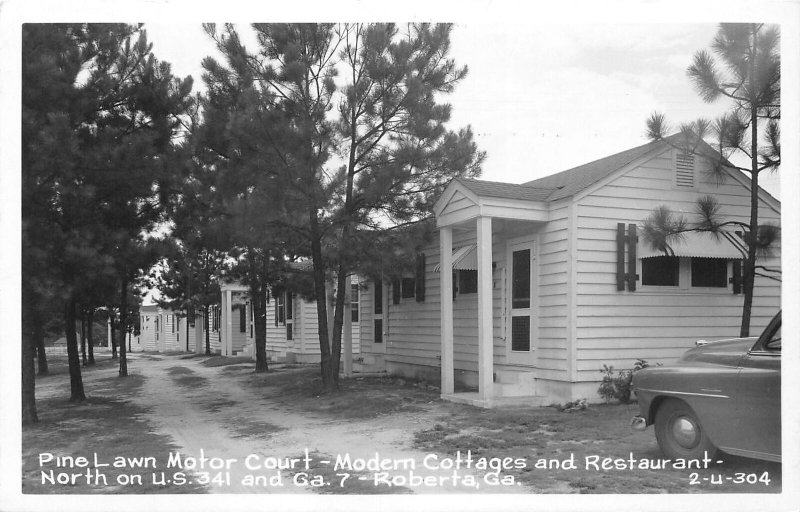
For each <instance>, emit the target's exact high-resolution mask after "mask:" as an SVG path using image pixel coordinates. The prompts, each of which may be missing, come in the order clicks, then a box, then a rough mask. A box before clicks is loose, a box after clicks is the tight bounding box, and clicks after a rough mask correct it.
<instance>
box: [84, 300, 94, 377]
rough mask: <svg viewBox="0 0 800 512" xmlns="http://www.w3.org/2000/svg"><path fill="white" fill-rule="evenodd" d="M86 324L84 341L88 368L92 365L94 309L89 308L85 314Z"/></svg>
mask: <svg viewBox="0 0 800 512" xmlns="http://www.w3.org/2000/svg"><path fill="white" fill-rule="evenodd" d="M86 321H87V322H86V323H88V324H89V332H88V333H87V335H86V341H87V342H88V345H89V366H93V365H94V308H90V309H89V311H87V312H86Z"/></svg>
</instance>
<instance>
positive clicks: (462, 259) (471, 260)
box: [433, 244, 478, 272]
mask: <svg viewBox="0 0 800 512" xmlns="http://www.w3.org/2000/svg"><path fill="white" fill-rule="evenodd" d="M476 247H477V246H476V245H475V244H472V245H467V246H465V247H461V248H459V249H456V250H455V251H453V268H454V269H455V270H478V252H477V251H476V250H475V248H476ZM440 270H441V264H439V263H437V264H436V266H435V267H433V271H434V272H439V271H440Z"/></svg>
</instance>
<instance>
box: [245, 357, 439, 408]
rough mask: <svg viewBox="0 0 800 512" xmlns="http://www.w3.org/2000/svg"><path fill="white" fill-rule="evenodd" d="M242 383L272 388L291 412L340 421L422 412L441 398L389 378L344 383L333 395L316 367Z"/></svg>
mask: <svg viewBox="0 0 800 512" xmlns="http://www.w3.org/2000/svg"><path fill="white" fill-rule="evenodd" d="M239 379H240V380H241V382H242V383H243V385H245V386H248V387H251V388H254V389H259V388H269V389H265V390H264V394H265V395H266V396H268V397H269V398H270V400H271V401H276V402H278V403H280V404H281V405H284V406H286V407H287V408H289V409H292V410H295V411H299V412H303V413H312V414H321V415H324V416H329V417H333V418H339V419H363V418H373V417H376V416H380V415H384V414H399V413H408V412H414V411H420V410H422V409H423V407H425V406H427V405H428V404H430V403H432V402H434V401H436V400H438V398H439V395H438V392H436V391H435V390H434V389H433V388H432V387H431V386H428V385H427V384H425V383H423V382H416V381H410V380H406V379H398V378H393V377H385V376H384V377H356V378H351V379H342V380H340V381H339V389H338V390H336V391H332V392H329V391H327V390H325V388H324V387H323V385H322V379H321V378H320V376H319V369H318V367H316V366H309V367H302V368H298V369H287V368H278V369H273V370H270V371H269V372H266V373H252V374H248V375H242V376H240V377H239Z"/></svg>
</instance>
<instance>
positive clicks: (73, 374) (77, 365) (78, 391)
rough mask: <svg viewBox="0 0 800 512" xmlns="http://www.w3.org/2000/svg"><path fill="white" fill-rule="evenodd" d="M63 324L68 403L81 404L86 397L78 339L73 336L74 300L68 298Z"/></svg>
mask: <svg viewBox="0 0 800 512" xmlns="http://www.w3.org/2000/svg"><path fill="white" fill-rule="evenodd" d="M64 324H65V326H66V329H65V330H66V335H67V360H68V361H69V385H70V397H69V401H70V402H83V401H84V400H86V395H85V394H84V392H83V378H82V377H81V359H80V356H79V355H78V337H77V335H76V334H75V299H74V298H70V299H69V300H68V301H67V305H66V308H65V311H64Z"/></svg>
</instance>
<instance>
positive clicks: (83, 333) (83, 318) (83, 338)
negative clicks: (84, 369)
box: [81, 309, 89, 366]
mask: <svg viewBox="0 0 800 512" xmlns="http://www.w3.org/2000/svg"><path fill="white" fill-rule="evenodd" d="M81 361H82V362H83V366H89V358H88V357H87V356H86V311H85V310H83V309H81Z"/></svg>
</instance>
